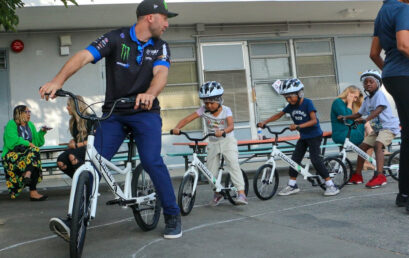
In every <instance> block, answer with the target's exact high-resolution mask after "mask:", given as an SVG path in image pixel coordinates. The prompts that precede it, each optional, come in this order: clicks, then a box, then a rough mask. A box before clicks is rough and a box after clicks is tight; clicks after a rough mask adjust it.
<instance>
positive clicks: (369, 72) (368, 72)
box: [360, 69, 382, 85]
mask: <svg viewBox="0 0 409 258" xmlns="http://www.w3.org/2000/svg"><path fill="white" fill-rule="evenodd" d="M369 76H371V77H374V78H375V79H377V80H378V81H379V85H382V75H381V73H380V72H379V71H378V70H375V69H370V70H366V71H365V72H363V73H362V74H361V77H360V79H361V82H362V81H364V80H365V78H366V77H369Z"/></svg>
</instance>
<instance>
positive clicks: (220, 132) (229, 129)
mask: <svg viewBox="0 0 409 258" xmlns="http://www.w3.org/2000/svg"><path fill="white" fill-rule="evenodd" d="M226 121H227V127H226V128H224V129H223V130H216V131H215V132H214V134H215V135H216V137H222V136H223V132H225V133H226V134H228V133H230V132H232V131H233V130H234V120H233V116H228V117H226Z"/></svg>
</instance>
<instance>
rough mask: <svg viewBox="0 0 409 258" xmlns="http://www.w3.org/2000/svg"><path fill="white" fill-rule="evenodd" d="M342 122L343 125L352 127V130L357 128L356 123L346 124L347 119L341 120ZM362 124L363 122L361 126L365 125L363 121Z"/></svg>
mask: <svg viewBox="0 0 409 258" xmlns="http://www.w3.org/2000/svg"><path fill="white" fill-rule="evenodd" d="M342 121H343V122H344V125H346V126H348V127H352V128H354V129H356V127H357V126H358V123H357V122H356V121H352V123H348V122H347V119H345V118H343V119H342ZM362 122H363V124H365V123H366V121H365V120H363V121H362Z"/></svg>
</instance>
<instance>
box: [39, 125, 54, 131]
mask: <svg viewBox="0 0 409 258" xmlns="http://www.w3.org/2000/svg"><path fill="white" fill-rule="evenodd" d="M41 128H43V129H44V130H47V131H48V130H51V129H53V128H52V127H48V126H46V125H43V127H41Z"/></svg>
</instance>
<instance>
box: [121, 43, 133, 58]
mask: <svg viewBox="0 0 409 258" xmlns="http://www.w3.org/2000/svg"><path fill="white" fill-rule="evenodd" d="M129 51H131V48H130V47H128V46H127V45H125V44H122V50H121V59H122V61H127V60H128V58H129Z"/></svg>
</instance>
